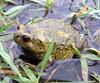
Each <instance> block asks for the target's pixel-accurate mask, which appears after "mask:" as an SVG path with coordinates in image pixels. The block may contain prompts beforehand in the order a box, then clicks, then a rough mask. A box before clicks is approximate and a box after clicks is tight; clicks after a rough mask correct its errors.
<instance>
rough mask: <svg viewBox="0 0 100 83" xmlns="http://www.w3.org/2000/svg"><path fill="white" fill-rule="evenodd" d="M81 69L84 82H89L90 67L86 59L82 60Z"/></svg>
mask: <svg viewBox="0 0 100 83" xmlns="http://www.w3.org/2000/svg"><path fill="white" fill-rule="evenodd" d="M81 67H82V76H83V79H84V81H88V65H87V60H86V59H85V58H82V59H81Z"/></svg>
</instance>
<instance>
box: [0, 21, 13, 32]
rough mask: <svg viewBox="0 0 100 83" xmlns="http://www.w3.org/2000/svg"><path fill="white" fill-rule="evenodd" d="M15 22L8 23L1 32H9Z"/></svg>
mask: <svg viewBox="0 0 100 83" xmlns="http://www.w3.org/2000/svg"><path fill="white" fill-rule="evenodd" d="M13 23H14V21H13V22H10V23H8V24H7V25H5V26H3V27H2V28H0V32H3V31H5V30H7V29H8V28H10V27H11V26H12V25H13Z"/></svg>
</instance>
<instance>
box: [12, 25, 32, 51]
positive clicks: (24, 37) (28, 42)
mask: <svg viewBox="0 0 100 83" xmlns="http://www.w3.org/2000/svg"><path fill="white" fill-rule="evenodd" d="M21 27H22V25H21ZM13 39H14V41H15V42H16V43H17V44H18V45H20V46H21V47H24V48H26V49H29V50H32V37H31V35H30V34H29V32H27V31H26V30H25V27H24V28H23V27H22V29H21V28H18V31H17V32H15V33H14V36H13Z"/></svg>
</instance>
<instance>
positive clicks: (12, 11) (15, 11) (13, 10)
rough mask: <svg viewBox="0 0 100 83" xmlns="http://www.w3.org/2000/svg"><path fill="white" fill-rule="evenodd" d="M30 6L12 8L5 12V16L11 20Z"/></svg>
mask: <svg viewBox="0 0 100 83" xmlns="http://www.w3.org/2000/svg"><path fill="white" fill-rule="evenodd" d="M30 5H31V4H28V5H24V6H21V5H20V6H16V7H13V8H11V9H9V10H8V11H6V12H5V15H6V16H8V17H9V18H13V17H15V16H17V15H18V14H19V13H21V12H22V11H23V10H24V9H25V8H27V7H28V6H30Z"/></svg>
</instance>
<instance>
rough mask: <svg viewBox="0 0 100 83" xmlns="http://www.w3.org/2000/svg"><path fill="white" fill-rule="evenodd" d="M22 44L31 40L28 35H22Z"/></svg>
mask: <svg viewBox="0 0 100 83" xmlns="http://www.w3.org/2000/svg"><path fill="white" fill-rule="evenodd" d="M22 40H23V42H28V41H30V40H31V38H30V37H29V36H28V35H22Z"/></svg>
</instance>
